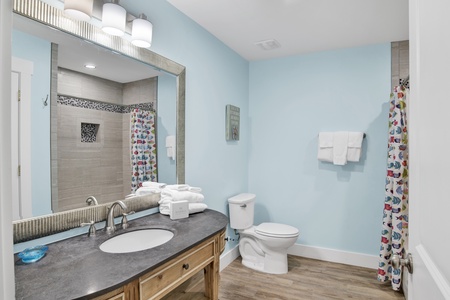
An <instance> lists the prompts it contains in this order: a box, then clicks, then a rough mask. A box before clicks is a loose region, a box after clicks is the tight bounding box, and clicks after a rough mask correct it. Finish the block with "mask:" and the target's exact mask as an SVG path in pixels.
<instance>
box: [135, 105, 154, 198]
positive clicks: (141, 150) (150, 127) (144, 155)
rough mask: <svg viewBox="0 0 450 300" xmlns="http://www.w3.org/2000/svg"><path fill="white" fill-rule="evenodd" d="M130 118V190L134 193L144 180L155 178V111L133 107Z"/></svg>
mask: <svg viewBox="0 0 450 300" xmlns="http://www.w3.org/2000/svg"><path fill="white" fill-rule="evenodd" d="M130 120H131V167H132V177H131V192H132V193H134V192H135V191H136V190H137V189H138V188H139V187H140V186H142V182H144V181H157V178H156V135H155V113H154V112H152V111H146V110H141V109H139V108H136V109H134V110H133V111H132V112H131V114H130Z"/></svg>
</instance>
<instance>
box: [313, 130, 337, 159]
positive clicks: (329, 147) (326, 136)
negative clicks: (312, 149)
mask: <svg viewBox="0 0 450 300" xmlns="http://www.w3.org/2000/svg"><path fill="white" fill-rule="evenodd" d="M317 159H318V160H321V161H327V162H333V133H332V132H320V133H319V150H318V152H317Z"/></svg>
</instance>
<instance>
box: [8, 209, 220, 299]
mask: <svg viewBox="0 0 450 300" xmlns="http://www.w3.org/2000/svg"><path fill="white" fill-rule="evenodd" d="M227 223H228V218H227V217H226V216H225V215H224V214H222V213H220V212H217V211H214V210H210V209H207V210H205V211H204V212H202V213H197V214H193V215H190V216H189V218H186V219H179V220H171V219H170V218H169V217H168V216H165V215H161V214H159V213H156V214H153V215H149V216H145V217H141V218H138V219H135V220H132V221H129V225H130V226H129V227H128V228H127V229H125V230H124V229H118V230H116V233H115V234H114V235H111V236H109V235H107V234H106V233H105V232H104V231H103V230H97V236H95V237H89V238H88V237H87V234H83V235H81V236H77V237H73V238H69V239H66V240H63V241H59V242H55V243H52V244H48V247H49V249H48V252H47V254H46V255H45V256H44V258H42V259H41V260H40V261H38V262H35V263H31V264H24V263H22V262H21V260H20V259H19V258H18V257H17V255H15V256H14V260H15V280H16V299H33V300H39V299H45V300H48V299H90V298H93V297H96V296H99V295H101V294H104V293H106V292H109V291H112V290H114V289H116V288H119V287H121V286H123V285H124V284H126V283H128V282H131V281H132V280H134V279H136V278H138V277H139V276H141V275H143V274H145V273H147V272H149V271H151V270H152V269H154V268H156V267H158V266H159V265H161V264H163V263H165V262H166V261H168V260H170V259H172V258H174V257H176V256H178V255H179V254H181V253H182V252H184V251H185V250H188V249H190V248H192V247H194V246H195V245H197V244H199V243H201V242H202V241H204V240H206V239H207V238H209V237H211V236H213V235H215V234H217V233H218V232H220V231H221V230H222V229H224V228H225V227H226V225H227ZM119 227H120V225H118V226H117V228H119ZM145 228H164V229H168V230H171V231H172V232H173V233H174V237H173V238H172V239H171V240H170V241H169V242H167V243H165V244H163V245H160V246H158V247H155V248H152V249H148V250H143V251H138V252H132V253H114V254H113V253H105V252H102V251H101V250H100V249H99V245H100V244H101V243H103V242H104V241H106V240H107V239H109V238H110V237H113V236H116V235H119V234H122V233H125V232H129V231H133V230H139V229H145Z"/></svg>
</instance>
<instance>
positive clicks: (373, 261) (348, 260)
mask: <svg viewBox="0 0 450 300" xmlns="http://www.w3.org/2000/svg"><path fill="white" fill-rule="evenodd" d="M288 254H291V255H296V256H302V257H307V258H312V259H319V260H323V261H329V262H335V263H340V264H346V265H352V266H358V267H364V268H370V269H377V268H378V256H377V255H368V254H362V253H356V252H348V251H342V250H335V249H329V248H322V247H314V246H306V245H301V244H295V245H293V246H292V247H290V248H289V249H288Z"/></svg>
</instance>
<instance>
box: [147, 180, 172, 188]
mask: <svg viewBox="0 0 450 300" xmlns="http://www.w3.org/2000/svg"><path fill="white" fill-rule="evenodd" d="M142 186H143V187H151V188H158V189H162V188H164V187H166V186H167V184H165V183H161V182H153V181H145V182H143V183H142Z"/></svg>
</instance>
